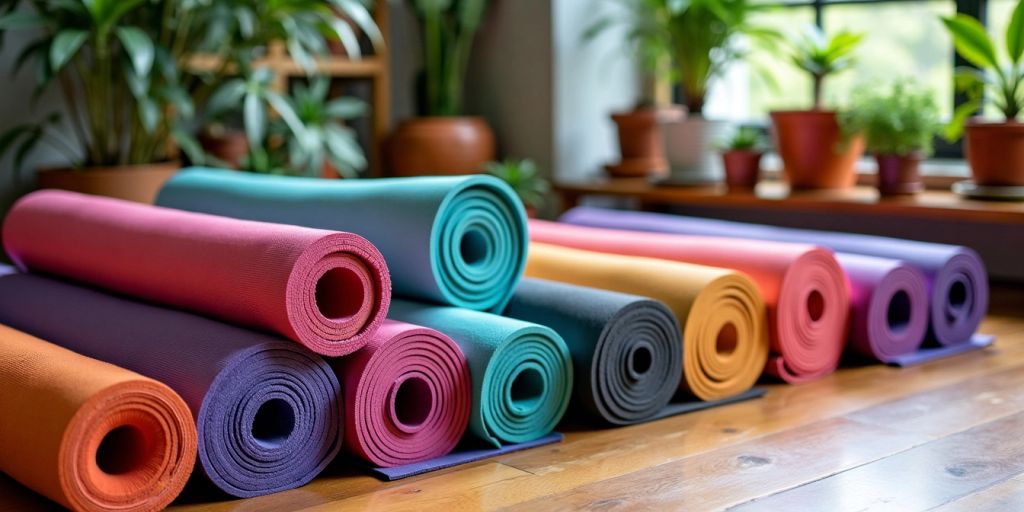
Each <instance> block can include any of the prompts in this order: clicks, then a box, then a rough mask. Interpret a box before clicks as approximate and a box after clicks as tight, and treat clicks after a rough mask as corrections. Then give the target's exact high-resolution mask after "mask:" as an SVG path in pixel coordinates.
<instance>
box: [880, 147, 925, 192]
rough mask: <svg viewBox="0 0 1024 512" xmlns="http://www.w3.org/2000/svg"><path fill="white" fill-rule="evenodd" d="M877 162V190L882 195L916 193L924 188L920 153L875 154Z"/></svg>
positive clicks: (922, 158) (922, 157)
mask: <svg viewBox="0 0 1024 512" xmlns="http://www.w3.org/2000/svg"><path fill="white" fill-rule="evenodd" d="M875 160H876V161H877V162H878V192H879V193H881V194H882V195H883V196H897V195H906V194H916V193H918V192H920V191H922V190H924V183H922V182H921V172H920V169H921V160H924V156H923V155H921V153H917V152H915V153H911V154H909V155H875Z"/></svg>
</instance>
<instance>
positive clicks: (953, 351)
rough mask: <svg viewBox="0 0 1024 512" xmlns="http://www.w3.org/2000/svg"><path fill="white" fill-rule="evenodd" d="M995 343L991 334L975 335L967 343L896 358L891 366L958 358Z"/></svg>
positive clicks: (937, 347)
mask: <svg viewBox="0 0 1024 512" xmlns="http://www.w3.org/2000/svg"><path fill="white" fill-rule="evenodd" d="M995 341H996V337H995V336H992V335H990V334H975V335H974V336H971V339H970V340H968V341H967V342H966V343H957V344H956V345H948V346H942V345H936V346H931V347H922V348H921V349H919V350H917V351H915V352H911V353H909V354H903V355H900V356H897V357H894V358H893V359H892V361H889V364H890V365H892V366H899V367H901V368H907V367H909V366H917V365H919V364H924V363H928V362H931V361H935V360H937V359H943V358H946V357H953V356H958V355H960V354H966V353H967V352H973V351H975V350H981V349H983V348H987V347H990V346H992V344H993V343H995Z"/></svg>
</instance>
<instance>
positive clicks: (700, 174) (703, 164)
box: [660, 116, 729, 185]
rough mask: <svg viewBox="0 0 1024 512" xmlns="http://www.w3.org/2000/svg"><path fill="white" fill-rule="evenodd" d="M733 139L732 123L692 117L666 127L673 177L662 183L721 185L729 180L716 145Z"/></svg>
mask: <svg viewBox="0 0 1024 512" xmlns="http://www.w3.org/2000/svg"><path fill="white" fill-rule="evenodd" d="M728 135H729V123H728V122H725V121H711V120H708V119H704V118H703V117H700V116H691V117H687V118H686V119H683V120H681V121H675V122H668V123H663V124H662V125H661V136H662V140H663V141H664V143H665V157H666V159H667V160H668V165H669V175H668V177H667V178H664V179H662V180H661V181H660V183H664V184H667V185H706V184H709V183H719V182H721V181H722V179H723V177H724V176H725V171H724V169H723V168H722V158H721V156H720V155H719V154H718V150H717V149H716V148H715V145H716V144H717V143H719V142H721V141H722V140H723V139H725V137H726V136H728Z"/></svg>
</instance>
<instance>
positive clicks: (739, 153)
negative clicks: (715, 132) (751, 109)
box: [720, 126, 767, 190]
mask: <svg viewBox="0 0 1024 512" xmlns="http://www.w3.org/2000/svg"><path fill="white" fill-rule="evenodd" d="M764 139H765V137H764V135H763V134H762V133H761V130H760V129H758V128H756V127H753V126H741V127H739V128H737V129H736V131H735V132H734V133H733V134H732V136H731V137H729V138H728V139H727V140H726V141H725V143H724V144H722V145H721V147H720V149H721V151H722V164H723V166H724V167H725V183H726V185H728V186H729V188H730V189H738V190H743V189H752V188H754V186H756V185H757V181H758V179H759V178H760V172H761V157H762V156H763V155H764V152H765V149H766V147H767V141H765V140H764Z"/></svg>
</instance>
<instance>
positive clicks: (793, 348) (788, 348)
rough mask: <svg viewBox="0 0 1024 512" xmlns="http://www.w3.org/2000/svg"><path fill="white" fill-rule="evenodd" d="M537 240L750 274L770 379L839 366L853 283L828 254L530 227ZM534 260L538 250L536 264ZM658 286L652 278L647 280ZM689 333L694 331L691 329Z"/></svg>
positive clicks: (793, 378)
mask: <svg viewBox="0 0 1024 512" xmlns="http://www.w3.org/2000/svg"><path fill="white" fill-rule="evenodd" d="M530 238H531V240H533V241H534V242H539V243H542V244H557V245H561V246H566V247H573V248H576V249H584V250H588V251H598V252H603V253H613V254H620V255H626V256H642V257H649V258H657V259H660V260H668V261H679V262H687V263H692V264H698V265H710V266H714V267H722V268H728V269H733V270H737V271H740V272H743V273H744V274H746V275H748V276H750V278H752V279H753V280H754V282H755V283H757V287H758V289H759V290H760V294H761V296H763V298H764V301H765V303H766V305H767V308H768V320H769V324H770V327H771V347H772V352H773V355H772V357H771V359H770V360H769V362H768V366H767V368H766V371H767V372H768V373H769V374H771V375H773V376H775V377H778V378H781V379H783V380H785V381H786V382H802V381H807V380H812V379H816V378H820V377H823V376H825V375H827V374H829V373H831V372H832V371H834V370H835V369H836V367H837V366H838V365H839V359H840V356H841V355H842V351H843V346H844V344H845V341H846V326H847V318H848V313H849V291H848V289H847V283H846V276H845V275H844V274H843V271H842V269H841V268H840V267H839V264H838V262H836V259H835V257H834V256H833V254H832V253H831V252H830V251H828V250H825V249H822V248H820V247H815V246H811V245H803V244H781V243H770V242H762V241H758V242H751V241H746V240H736V239H727V238H712V237H686V236H680V235H671V234H660V233H641V232H634V231H621V230H611V229H601V228H591V227H585V226H573V225H569V224H557V223H553V222H545V221H531V222H530ZM533 254H534V251H533V248H532V247H531V258H532V257H533ZM532 263H533V261H531V265H532ZM527 272H528V273H529V270H528V271H527ZM537 277H544V276H541V275H538V276H537ZM657 278H658V276H657V275H654V274H648V279H657ZM708 314H709V313H702V315H708ZM710 314H714V313H710ZM680 321H682V319H681V320H680ZM684 329H689V326H688V325H686V324H685V323H684ZM685 346H686V345H685V344H684V347H685ZM720 357H721V354H720ZM684 362H685V359H684Z"/></svg>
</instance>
